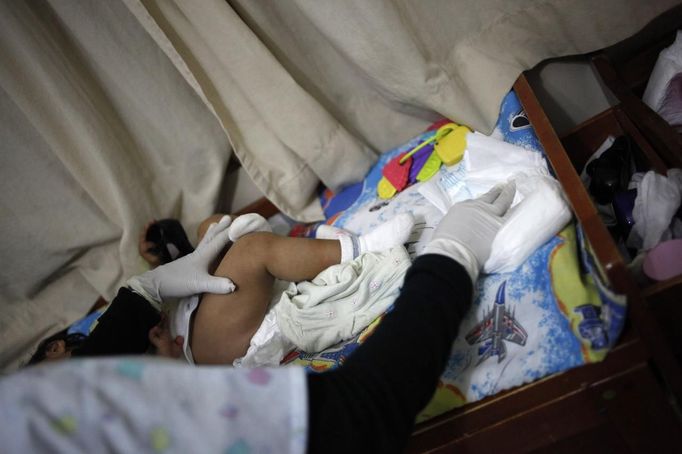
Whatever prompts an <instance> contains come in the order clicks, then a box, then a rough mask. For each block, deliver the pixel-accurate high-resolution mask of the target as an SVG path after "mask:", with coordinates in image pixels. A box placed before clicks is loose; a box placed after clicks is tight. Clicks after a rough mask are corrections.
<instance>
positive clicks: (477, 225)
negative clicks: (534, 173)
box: [423, 182, 516, 282]
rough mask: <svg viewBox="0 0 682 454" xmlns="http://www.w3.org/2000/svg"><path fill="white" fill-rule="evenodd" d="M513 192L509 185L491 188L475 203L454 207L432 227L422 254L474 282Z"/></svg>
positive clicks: (486, 257) (463, 203) (461, 203)
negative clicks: (457, 267) (450, 263)
mask: <svg viewBox="0 0 682 454" xmlns="http://www.w3.org/2000/svg"><path fill="white" fill-rule="evenodd" d="M515 192H516V186H515V185H514V183H513V182H512V183H507V184H505V185H498V186H495V187H494V188H492V189H491V190H490V191H489V192H487V193H486V194H483V195H482V196H480V197H478V198H477V199H471V200H466V201H464V202H460V203H456V204H454V205H453V206H452V207H450V209H449V210H448V212H447V213H446V214H445V216H444V217H443V219H442V220H441V221H440V224H438V227H436V230H435V231H434V233H433V237H432V238H431V241H430V242H429V244H427V245H426V247H425V248H424V252H423V253H424V254H440V255H445V256H447V257H450V258H452V259H454V260H456V261H457V262H459V263H460V264H462V266H464V268H465V269H466V270H467V272H468V273H469V276H471V281H472V282H476V279H478V273H479V270H480V269H481V266H483V264H484V263H485V261H486V260H487V259H488V257H489V256H490V248H491V245H492V243H493V240H494V239H495V235H496V234H497V232H498V230H499V229H500V227H501V226H502V223H503V222H504V219H503V216H504V215H505V214H506V213H507V210H508V209H509V207H510V206H511V203H512V201H513V200H514V193H515Z"/></svg>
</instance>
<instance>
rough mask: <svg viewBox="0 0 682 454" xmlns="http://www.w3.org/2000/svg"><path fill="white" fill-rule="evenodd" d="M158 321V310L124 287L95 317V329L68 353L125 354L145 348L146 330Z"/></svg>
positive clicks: (142, 351)
mask: <svg viewBox="0 0 682 454" xmlns="http://www.w3.org/2000/svg"><path fill="white" fill-rule="evenodd" d="M160 320H161V316H160V314H159V312H158V311H157V310H156V309H155V308H154V307H153V306H152V305H151V304H149V302H148V301H147V300H146V299H144V298H143V297H142V296H140V295H138V294H137V293H135V292H133V291H132V290H130V289H129V288H127V287H122V288H121V289H119V291H118V294H117V295H116V298H114V300H113V301H112V302H111V304H109V307H108V308H107V310H106V312H104V314H102V316H100V318H99V319H98V320H97V325H96V326H95V329H94V330H93V331H92V332H91V333H90V335H89V336H88V338H87V339H86V340H85V342H84V343H83V345H82V346H81V347H80V348H78V349H77V350H74V351H73V352H72V353H71V354H72V356H102V355H126V354H138V353H144V352H146V351H147V349H148V348H149V330H150V329H151V328H152V327H153V326H155V325H157V324H158V323H159V321H160Z"/></svg>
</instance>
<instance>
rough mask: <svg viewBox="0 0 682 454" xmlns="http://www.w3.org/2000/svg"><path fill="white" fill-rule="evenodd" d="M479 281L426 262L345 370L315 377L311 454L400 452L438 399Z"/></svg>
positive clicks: (434, 260) (440, 260)
mask: <svg viewBox="0 0 682 454" xmlns="http://www.w3.org/2000/svg"><path fill="white" fill-rule="evenodd" d="M471 295H472V284H471V278H470V277H469V275H468V274H467V272H466V271H465V270H464V268H463V267H462V266H461V265H460V264H459V263H457V262H455V261H454V260H452V259H450V258H448V257H445V256H441V255H435V254H431V255H424V256H421V257H418V258H417V259H416V260H415V261H414V263H413V265H412V266H411V268H410V270H409V271H408V273H407V275H406V276H405V283H404V285H403V288H402V290H401V293H400V296H399V297H398V299H397V300H396V302H395V305H394V309H393V311H391V312H390V313H389V314H387V315H386V317H385V318H384V320H383V321H382V322H381V324H380V325H379V326H378V327H377V330H376V331H375V333H374V334H373V335H372V336H371V337H370V338H369V339H368V340H367V341H366V342H365V343H364V344H363V345H361V346H360V347H359V348H358V349H357V350H356V351H355V352H354V353H353V355H351V357H350V358H349V359H348V360H347V361H346V363H345V364H344V365H343V366H341V367H339V368H338V369H336V370H334V371H331V372H327V373H322V374H310V375H308V397H309V404H308V405H309V426H308V427H309V433H308V448H309V451H310V452H400V451H401V450H402V449H404V448H405V445H406V443H407V440H408V437H409V435H410V432H411V430H412V427H413V425H414V420H415V417H416V415H417V413H418V412H419V411H420V410H421V409H422V408H424V406H425V405H426V404H427V403H428V401H429V399H430V398H431V397H432V396H433V393H434V391H435V387H436V384H437V382H438V377H439V376H440V375H441V373H442V372H443V369H444V368H445V364H446V361H447V358H448V355H449V352H450V350H451V348H452V343H453V342H454V340H455V338H456V336H457V332H458V329H459V324H460V322H461V320H462V317H463V316H464V315H465V313H466V311H467V310H468V309H469V307H470V305H471Z"/></svg>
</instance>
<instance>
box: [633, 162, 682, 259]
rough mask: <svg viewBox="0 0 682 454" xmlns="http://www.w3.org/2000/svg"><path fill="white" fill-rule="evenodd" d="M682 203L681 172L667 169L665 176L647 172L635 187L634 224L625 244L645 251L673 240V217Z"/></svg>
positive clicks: (651, 171)
mask: <svg viewBox="0 0 682 454" xmlns="http://www.w3.org/2000/svg"><path fill="white" fill-rule="evenodd" d="M681 201H682V170H681V169H670V170H668V176H667V177H666V176H665V175H660V174H658V173H656V172H654V171H653V170H650V171H649V172H647V173H646V174H644V177H643V178H642V180H641V182H639V184H638V185H637V198H636V199H635V206H634V208H633V209H632V218H633V219H634V221H635V224H634V225H633V226H632V231H631V232H630V236H629V237H628V240H627V245H628V246H630V247H632V248H635V249H642V250H649V249H651V248H652V247H654V246H656V245H657V244H658V243H660V242H661V241H664V240H669V239H671V238H673V231H672V230H671V227H673V228H674V227H675V226H674V225H673V226H671V223H672V222H673V220H674V218H673V216H674V215H675V213H676V212H677V210H678V209H679V208H680V202H681Z"/></svg>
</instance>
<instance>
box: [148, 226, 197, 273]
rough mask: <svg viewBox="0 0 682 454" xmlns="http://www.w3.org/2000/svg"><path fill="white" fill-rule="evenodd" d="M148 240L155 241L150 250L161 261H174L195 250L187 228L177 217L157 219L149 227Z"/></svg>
mask: <svg viewBox="0 0 682 454" xmlns="http://www.w3.org/2000/svg"><path fill="white" fill-rule="evenodd" d="M146 240H147V241H149V242H152V243H154V247H152V248H151V249H149V252H151V253H152V254H154V255H156V256H158V257H159V259H160V260H161V263H168V262H172V261H173V260H175V259H178V258H180V257H183V256H185V255H187V254H191V253H192V252H194V247H193V246H192V244H190V242H189V240H188V239H187V234H186V233H185V229H183V228H182V225H181V224H180V222H178V220H177V219H162V220H160V221H156V222H155V223H154V224H152V225H151V226H149V229H147V235H146Z"/></svg>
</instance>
